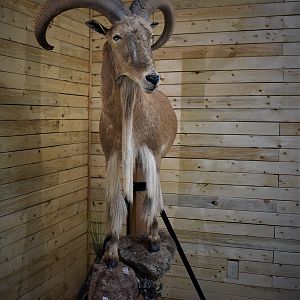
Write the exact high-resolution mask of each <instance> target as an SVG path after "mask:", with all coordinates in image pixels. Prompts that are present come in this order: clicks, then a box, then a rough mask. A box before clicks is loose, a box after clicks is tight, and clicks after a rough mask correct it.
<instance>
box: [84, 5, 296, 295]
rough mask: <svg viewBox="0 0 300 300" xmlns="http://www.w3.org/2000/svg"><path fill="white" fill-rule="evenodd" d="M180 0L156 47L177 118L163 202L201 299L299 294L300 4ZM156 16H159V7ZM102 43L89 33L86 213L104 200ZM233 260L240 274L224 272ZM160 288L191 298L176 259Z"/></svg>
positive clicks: (163, 175)
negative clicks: (171, 27) (170, 28)
mask: <svg viewBox="0 0 300 300" xmlns="http://www.w3.org/2000/svg"><path fill="white" fill-rule="evenodd" d="M175 2H176V14H177V23H176V28H175V33H174V35H173V36H172V38H171V40H170V41H169V42H168V43H167V44H166V45H165V47H164V48H162V49H159V50H157V51H155V52H154V57H155V59H156V66H157V68H158V70H159V71H160V74H161V77H162V84H161V86H160V90H162V91H164V92H165V93H166V94H167V95H168V96H169V98H170V101H171V103H172V105H173V107H174V109H175V111H176V114H177V117H178V125H179V130H178V135H177V139H176V141H175V143H174V146H173V147H172V149H171V151H170V152H169V154H168V155H167V158H165V159H164V160H163V163H162V172H161V179H162V181H163V184H162V186H163V192H164V201H165V208H166V211H167V213H168V215H169V216H170V217H171V221H172V224H173V226H174V228H175V229H176V232H177V234H178V236H179V238H180V240H181V242H182V243H183V247H184V249H185V251H186V253H187V254H188V257H189V259H190V261H191V264H192V266H193V269H194V271H195V273H196V275H197V278H198V279H199V282H200V284H201V286H202V287H203V289H204V292H205V293H206V295H207V299H211V300H215V299H217V300H218V299H222V300H227V299H235V300H237V299H238V300H242V299H243V300H246V299H250V298H251V299H269V300H271V299H272V300H277V299H278V300H279V299H280V300H281V299H285V300H288V299H290V300H292V299H297V298H298V297H300V296H299V289H300V282H299V278H300V253H299V249H300V247H299V246H300V244H299V227H300V221H299V219H300V218H299V212H300V211H299V199H300V194H299V177H297V176H298V175H299V160H300V157H299V153H300V151H299V145H300V143H299V131H300V128H299V127H300V126H299V62H300V59H299V56H298V55H299V41H300V35H299V28H300V23H299V20H300V18H299V16H297V15H298V14H299V7H300V3H299V1H283V0H201V1H200V0H176V1H175ZM96 16H97V15H96ZM96 18H98V19H99V20H101V21H103V19H102V18H101V17H96ZM154 18H155V19H156V20H158V21H162V17H161V15H160V14H159V13H157V14H155V17H154ZM162 26H163V24H161V25H160V26H159V28H157V32H159V30H161V28H162ZM104 42H105V39H104V38H103V37H102V36H99V35H97V34H93V40H92V49H93V52H92V53H93V55H92V61H93V69H92V77H93V87H92V96H93V97H92V108H93V110H92V139H91V141H92V145H91V190H90V202H91V205H90V207H91V208H92V210H93V211H102V210H103V209H102V206H103V205H104V204H103V192H102V191H103V178H104V176H105V169H104V159H103V156H102V151H101V148H100V145H99V138H98V120H99V116H100V110H101V93H100V76H99V75H100V69H101V60H102V56H101V49H102V46H103V44H104ZM231 260H234V261H233V262H232V261H231ZM235 261H237V262H238V268H239V274H238V279H230V278H228V273H231V272H229V271H230V270H228V265H229V266H230V265H231V264H232V263H233V264H235V265H236V264H237V263H236V262H235ZM164 296H165V297H166V298H174V299H197V297H196V295H195V292H194V289H193V287H192V284H191V281H190V279H189V278H188V275H187V273H186V271H185V270H184V268H183V266H182V263H181V261H180V259H179V258H178V256H176V261H175V263H174V266H173V268H172V270H171V272H170V273H169V274H168V276H167V277H166V278H165V287H164Z"/></svg>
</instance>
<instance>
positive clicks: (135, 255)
mask: <svg viewBox="0 0 300 300" xmlns="http://www.w3.org/2000/svg"><path fill="white" fill-rule="evenodd" d="M159 236H160V239H161V242H160V251H158V252H152V253H150V252H149V250H148V247H149V245H148V238H147V235H144V234H142V235H136V234H133V235H128V236H125V237H121V238H120V243H119V258H120V262H119V264H118V266H117V268H115V269H107V267H106V265H105V264H104V263H103V262H102V261H101V262H100V263H94V265H93V270H92V274H91V277H90V278H91V279H90V285H89V300H114V299H118V300H131V299H143V298H142V297H141V296H140V295H139V294H140V293H142V294H143V296H144V299H156V295H158V294H159V284H157V280H159V279H160V278H161V277H162V276H164V275H165V274H166V273H167V272H168V271H169V270H170V268H171V266H172V260H173V258H174V253H175V248H176V246H175V243H174V242H173V240H172V238H171V237H170V236H169V235H168V234H167V233H165V232H164V231H162V230H161V231H160V232H159Z"/></svg>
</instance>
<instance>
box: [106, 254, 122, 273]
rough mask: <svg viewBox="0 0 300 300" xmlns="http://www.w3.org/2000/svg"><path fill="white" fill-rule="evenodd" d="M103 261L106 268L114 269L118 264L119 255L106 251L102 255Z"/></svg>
mask: <svg viewBox="0 0 300 300" xmlns="http://www.w3.org/2000/svg"><path fill="white" fill-rule="evenodd" d="M103 261H104V263H105V264H106V267H107V268H108V269H114V268H116V267H117V266H118V262H119V257H118V256H117V255H109V254H108V253H107V252H106V253H105V254H104V256H103Z"/></svg>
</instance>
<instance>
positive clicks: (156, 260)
mask: <svg viewBox="0 0 300 300" xmlns="http://www.w3.org/2000/svg"><path fill="white" fill-rule="evenodd" d="M159 236H160V240H161V241H160V251H158V252H152V253H151V252H149V250H148V249H149V243H148V236H147V235H145V234H143V235H128V236H125V237H122V238H120V243H119V257H120V260H121V261H122V262H123V263H125V264H126V265H127V266H129V267H131V268H132V269H133V270H134V272H135V273H136V275H137V277H138V278H147V279H151V280H153V281H156V280H157V279H159V278H160V277H162V276H164V275H165V274H166V273H167V272H168V271H169V270H170V269H171V266H172V261H173V258H174V253H175V249H176V246H175V243H174V241H173V240H172V238H171V237H170V236H169V235H168V234H167V233H166V232H164V231H162V230H160V231H159Z"/></svg>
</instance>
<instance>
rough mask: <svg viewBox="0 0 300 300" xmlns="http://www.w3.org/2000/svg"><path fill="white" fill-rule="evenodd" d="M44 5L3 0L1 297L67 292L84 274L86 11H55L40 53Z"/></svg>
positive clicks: (53, 295) (26, 0)
mask: <svg viewBox="0 0 300 300" xmlns="http://www.w3.org/2000/svg"><path fill="white" fill-rule="evenodd" d="M41 2H43V1H38V0H31V1H30V0H18V1H11V0H1V2H0V7H1V15H0V18H1V19H0V22H1V23H0V55H1V57H0V120H1V121H0V168H1V170H0V216H1V217H0V245H1V247H0V248H1V249H0V264H1V266H0V298H1V299H64V300H65V299H73V298H74V295H75V294H76V293H77V292H78V290H79V287H80V285H81V283H82V281H83V279H84V276H85V274H86V266H87V237H86V228H85V226H84V224H83V220H82V218H81V216H80V215H81V214H82V215H83V216H85V215H86V211H87V194H88V188H87V187H88V134H89V131H88V127H89V122H88V102H89V101H88V95H89V86H90V85H89V80H90V76H89V57H90V53H89V31H88V28H87V27H86V26H85V25H84V22H85V21H86V20H88V18H89V12H88V11H86V10H73V11H69V12H66V13H64V14H63V15H61V16H59V17H57V18H56V19H55V20H54V23H53V24H52V28H51V29H50V30H49V32H48V36H49V40H50V42H52V43H53V44H54V46H55V48H54V51H53V52H47V51H45V50H42V49H41V48H40V47H39V46H38V45H37V42H36V41H35V37H34V34H33V21H34V17H35V15H36V13H37V9H38V6H39V4H40V3H41Z"/></svg>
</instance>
